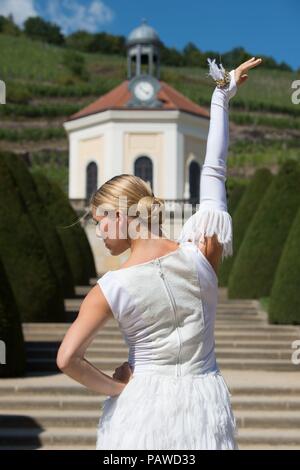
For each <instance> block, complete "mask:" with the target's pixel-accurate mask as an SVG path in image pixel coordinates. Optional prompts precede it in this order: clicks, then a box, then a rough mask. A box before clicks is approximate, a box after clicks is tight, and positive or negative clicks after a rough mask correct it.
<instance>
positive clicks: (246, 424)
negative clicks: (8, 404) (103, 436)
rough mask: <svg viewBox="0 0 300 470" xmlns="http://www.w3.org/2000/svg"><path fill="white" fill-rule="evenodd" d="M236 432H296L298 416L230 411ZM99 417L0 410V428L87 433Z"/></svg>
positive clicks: (79, 412) (94, 412)
mask: <svg viewBox="0 0 300 470" xmlns="http://www.w3.org/2000/svg"><path fill="white" fill-rule="evenodd" d="M234 414H235V417H236V421H237V425H238V428H239V429H245V428H258V427H259V428H260V429H261V428H264V429H269V428H271V429H274V428H275V427H276V428H277V429H282V430H283V432H285V430H286V428H288V429H294V428H296V429H299V428H300V426H299V425H300V412H298V413H295V411H294V410H287V411H286V410H284V411H282V410H280V411H266V410H251V411H249V410H248V411H243V410H234ZM100 416H101V411H100V410H99V411H98V410H82V409H80V410H78V409H75V410H59V412H58V413H55V412H53V410H48V411H47V410H40V409H38V410H31V411H30V413H29V412H28V409H21V408H18V409H17V410H14V411H11V410H4V411H3V410H2V411H1V416H0V428H2V429H4V428H9V429H18V428H24V429H25V428H26V429H32V428H40V429H41V428H44V429H48V428H51V427H59V428H61V427H65V428H70V427H71V428H73V427H75V426H76V427H77V428H86V429H87V430H89V429H92V428H94V429H95V428H96V427H97V424H98V422H99V418H100Z"/></svg>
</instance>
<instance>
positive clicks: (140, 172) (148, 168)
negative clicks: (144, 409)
mask: <svg viewBox="0 0 300 470" xmlns="http://www.w3.org/2000/svg"><path fill="white" fill-rule="evenodd" d="M134 174H135V176H139V177H140V178H142V179H143V180H144V181H148V182H149V183H150V186H151V189H152V190H153V164H152V161H151V159H150V158H149V157H144V156H143V157H139V158H137V159H136V161H135V162H134Z"/></svg>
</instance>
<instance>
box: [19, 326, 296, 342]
mask: <svg viewBox="0 0 300 470" xmlns="http://www.w3.org/2000/svg"><path fill="white" fill-rule="evenodd" d="M64 335H65V332H61V333H60V332H59V333H56V332H53V333H49V332H48V331H45V330H44V331H43V332H41V333H39V332H25V334H24V337H25V340H26V341H38V340H40V341H61V340H62V339H63V337H64ZM105 338H107V339H122V340H123V336H122V334H121V332H120V331H118V330H116V331H115V332H109V331H105V330H104V329H103V330H102V331H100V332H99V333H98V334H97V336H96V337H95V339H94V341H97V340H98V341H99V340H102V339H105ZM215 338H216V340H217V339H220V338H222V339H224V340H227V341H231V340H232V341H236V340H237V339H239V340H241V339H242V340H244V341H245V340H246V341H247V340H249V341H254V340H255V339H257V340H260V341H263V340H275V341H295V340H297V339H299V338H300V334H299V335H298V334H297V333H296V332H295V333H294V332H288V333H285V332H284V333H283V332H280V331H274V332H261V331H260V330H259V329H258V330H257V331H256V332H255V331H253V332H250V331H247V330H246V331H245V330H242V331H237V330H235V329H234V328H231V329H230V330H222V331H221V330H219V329H217V330H216V333H215ZM94 341H93V342H94ZM123 341H124V340H123Z"/></svg>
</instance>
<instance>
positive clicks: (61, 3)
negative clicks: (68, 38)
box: [45, 0, 114, 34]
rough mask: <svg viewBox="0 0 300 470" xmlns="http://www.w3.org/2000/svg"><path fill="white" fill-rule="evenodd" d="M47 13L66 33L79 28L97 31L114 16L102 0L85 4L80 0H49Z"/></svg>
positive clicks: (48, 17)
mask: <svg viewBox="0 0 300 470" xmlns="http://www.w3.org/2000/svg"><path fill="white" fill-rule="evenodd" d="M45 13H46V16H47V19H48V20H49V21H51V22H53V23H56V24H58V25H60V26H61V29H62V31H63V33H65V34H68V33H70V32H73V31H76V30H78V29H83V30H86V31H90V32H97V31H98V30H99V27H100V26H101V25H103V24H106V23H110V22H111V21H112V20H113V18H114V12H113V11H112V10H111V9H110V8H109V7H108V6H107V5H105V4H104V2H103V1H101V0H92V1H89V2H88V3H87V4H84V5H83V4H82V3H81V2H80V0H49V1H48V3H47V6H46V11H45Z"/></svg>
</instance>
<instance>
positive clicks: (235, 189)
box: [226, 178, 247, 215]
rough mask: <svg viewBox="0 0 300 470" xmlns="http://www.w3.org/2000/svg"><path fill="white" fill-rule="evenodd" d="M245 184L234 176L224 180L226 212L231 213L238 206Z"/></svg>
mask: <svg viewBox="0 0 300 470" xmlns="http://www.w3.org/2000/svg"><path fill="white" fill-rule="evenodd" d="M246 187H247V184H245V183H242V182H241V181H239V180H236V179H235V178H230V179H228V180H227V181H226V193H227V206H228V212H229V213H230V214H231V215H232V214H233V213H234V211H235V209H236V207H237V206H238V204H239V202H240V200H241V199H242V196H243V194H244V191H245V189H246Z"/></svg>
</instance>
